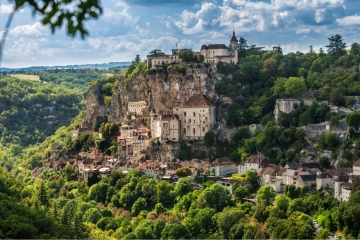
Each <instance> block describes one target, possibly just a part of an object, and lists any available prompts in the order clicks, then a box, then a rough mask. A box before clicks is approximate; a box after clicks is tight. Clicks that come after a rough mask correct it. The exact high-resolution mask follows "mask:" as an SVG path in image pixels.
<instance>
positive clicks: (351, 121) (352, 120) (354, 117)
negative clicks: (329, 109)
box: [345, 111, 360, 130]
mask: <svg viewBox="0 0 360 240" xmlns="http://www.w3.org/2000/svg"><path fill="white" fill-rule="evenodd" d="M345 121H346V123H347V124H348V125H349V126H350V127H352V128H354V129H355V130H359V127H360V112H359V111H353V112H351V113H349V114H348V115H347V116H346V118H345Z"/></svg>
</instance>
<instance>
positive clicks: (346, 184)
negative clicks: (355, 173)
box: [342, 182, 354, 190]
mask: <svg viewBox="0 0 360 240" xmlns="http://www.w3.org/2000/svg"><path fill="white" fill-rule="evenodd" d="M342 187H344V188H346V189H349V190H354V185H353V184H352V183H348V182H344V183H343V184H342Z"/></svg>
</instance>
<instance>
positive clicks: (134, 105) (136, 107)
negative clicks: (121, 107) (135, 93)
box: [128, 101, 147, 114]
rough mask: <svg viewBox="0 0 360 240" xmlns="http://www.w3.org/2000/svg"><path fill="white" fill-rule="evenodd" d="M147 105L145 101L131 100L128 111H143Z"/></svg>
mask: <svg viewBox="0 0 360 240" xmlns="http://www.w3.org/2000/svg"><path fill="white" fill-rule="evenodd" d="M146 106H147V103H146V102H145V101H139V102H129V103H128V112H134V113H138V114H139V113H141V110H142V109H143V108H145V107H146Z"/></svg>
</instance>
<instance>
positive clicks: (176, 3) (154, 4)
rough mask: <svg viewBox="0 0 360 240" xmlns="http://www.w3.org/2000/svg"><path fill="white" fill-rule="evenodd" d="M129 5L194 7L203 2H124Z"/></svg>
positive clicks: (124, 0) (179, 0)
mask: <svg viewBox="0 0 360 240" xmlns="http://www.w3.org/2000/svg"><path fill="white" fill-rule="evenodd" d="M123 2H125V3H126V4H129V5H140V6H147V7H148V6H164V5H178V6H179V5H185V6H188V5H194V4H196V3H199V2H202V0H123Z"/></svg>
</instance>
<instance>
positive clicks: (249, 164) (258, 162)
mask: <svg viewBox="0 0 360 240" xmlns="http://www.w3.org/2000/svg"><path fill="white" fill-rule="evenodd" d="M269 164H276V161H274V160H271V159H268V158H267V157H265V156H264V154H261V153H260V154H253V155H251V156H249V157H248V158H247V159H246V160H245V162H241V163H240V164H239V166H238V172H239V174H245V173H246V171H247V170H255V171H257V172H260V171H261V170H262V169H263V168H266V167H267V166H268V165H269Z"/></svg>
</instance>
